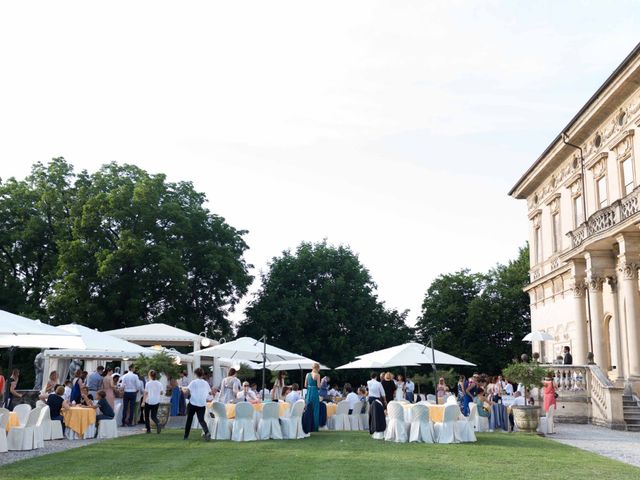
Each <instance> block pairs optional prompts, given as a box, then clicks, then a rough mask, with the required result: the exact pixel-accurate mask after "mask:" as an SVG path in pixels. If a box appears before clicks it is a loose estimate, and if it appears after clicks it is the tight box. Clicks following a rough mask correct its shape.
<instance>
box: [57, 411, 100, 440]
mask: <svg viewBox="0 0 640 480" xmlns="http://www.w3.org/2000/svg"><path fill="white" fill-rule="evenodd" d="M62 416H63V417H64V424H65V426H66V427H67V428H70V429H71V430H73V431H74V432H76V433H77V434H78V435H80V436H82V437H83V436H84V433H85V432H86V431H87V429H88V428H89V425H95V423H96V411H95V410H94V409H93V408H82V407H71V408H70V409H68V410H63V411H62Z"/></svg>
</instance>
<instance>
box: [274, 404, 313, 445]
mask: <svg viewBox="0 0 640 480" xmlns="http://www.w3.org/2000/svg"><path fill="white" fill-rule="evenodd" d="M304 405H305V402H304V400H298V401H297V402H296V403H294V404H293V407H291V415H290V416H288V417H284V418H281V419H280V426H281V427H282V436H283V438H284V439H285V440H298V439H301V438H305V437H307V436H308V434H305V433H304V430H303V429H302V412H304Z"/></svg>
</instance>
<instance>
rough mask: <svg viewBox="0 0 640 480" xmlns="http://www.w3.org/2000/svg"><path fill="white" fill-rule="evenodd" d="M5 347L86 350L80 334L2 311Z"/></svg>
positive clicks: (1, 342) (0, 339) (0, 323)
mask: <svg viewBox="0 0 640 480" xmlns="http://www.w3.org/2000/svg"><path fill="white" fill-rule="evenodd" d="M3 347H22V348H79V349H84V348H85V344H84V342H83V341H82V338H81V337H80V335H78V334H74V333H70V332H65V331H64V330H60V329H58V328H56V327H53V326H51V325H47V324H46V323H42V322H40V321H39V320H31V319H30V318H26V317H22V316H20V315H16V314H14V313H10V312H7V311H5V310H0V348H3Z"/></svg>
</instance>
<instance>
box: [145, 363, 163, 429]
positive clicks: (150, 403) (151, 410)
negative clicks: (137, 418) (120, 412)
mask: <svg viewBox="0 0 640 480" xmlns="http://www.w3.org/2000/svg"><path fill="white" fill-rule="evenodd" d="M148 377H149V381H148V382H147V383H146V385H145V386H144V395H143V396H142V407H143V408H144V424H145V426H146V427H147V433H151V422H149V420H153V422H154V423H155V424H156V432H157V433H160V430H161V429H162V427H161V426H160V421H159V420H158V407H159V406H160V395H161V394H162V383H160V382H159V381H158V380H157V378H158V374H157V373H156V371H155V370H149V374H148Z"/></svg>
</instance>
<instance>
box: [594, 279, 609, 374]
mask: <svg viewBox="0 0 640 480" xmlns="http://www.w3.org/2000/svg"><path fill="white" fill-rule="evenodd" d="M603 284H604V278H602V277H595V276H594V277H591V278H589V313H590V316H591V329H590V331H591V343H592V344H593V357H594V358H593V361H594V362H595V363H596V364H597V365H598V366H599V367H600V368H602V370H604V371H605V372H606V371H608V370H609V368H610V365H608V363H609V362H608V361H607V346H606V344H605V335H604V308H603V306H602V285H603Z"/></svg>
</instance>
